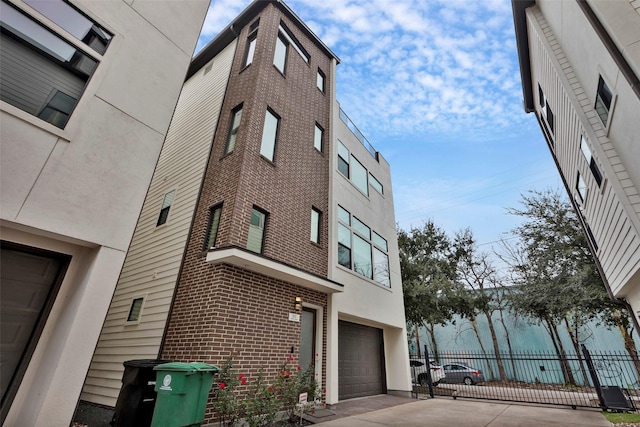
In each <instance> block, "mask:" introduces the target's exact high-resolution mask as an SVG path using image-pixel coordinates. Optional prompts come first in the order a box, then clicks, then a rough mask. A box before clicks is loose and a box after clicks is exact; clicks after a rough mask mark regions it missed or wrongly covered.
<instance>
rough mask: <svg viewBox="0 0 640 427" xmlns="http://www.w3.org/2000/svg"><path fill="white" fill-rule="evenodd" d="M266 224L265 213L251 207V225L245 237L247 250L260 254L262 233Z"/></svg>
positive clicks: (262, 242)
mask: <svg viewBox="0 0 640 427" xmlns="http://www.w3.org/2000/svg"><path fill="white" fill-rule="evenodd" d="M266 224H267V213H266V212H263V211H262V210H260V209H258V208H256V207H255V206H254V207H253V210H252V211H251V224H249V235H248V237H247V249H249V250H250V251H252V252H256V253H259V254H261V253H262V251H263V249H264V232H265V228H266Z"/></svg>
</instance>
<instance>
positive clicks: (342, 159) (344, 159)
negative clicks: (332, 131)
mask: <svg viewBox="0 0 640 427" xmlns="http://www.w3.org/2000/svg"><path fill="white" fill-rule="evenodd" d="M338 170H339V171H340V172H342V174H343V175H344V176H346V177H347V178H349V150H348V149H347V147H345V146H344V144H343V143H342V142H340V141H338Z"/></svg>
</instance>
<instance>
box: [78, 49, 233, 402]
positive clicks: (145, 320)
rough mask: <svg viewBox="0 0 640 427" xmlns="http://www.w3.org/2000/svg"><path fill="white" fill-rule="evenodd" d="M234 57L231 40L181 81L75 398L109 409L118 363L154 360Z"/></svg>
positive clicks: (114, 393) (117, 383) (120, 367)
mask: <svg viewBox="0 0 640 427" xmlns="http://www.w3.org/2000/svg"><path fill="white" fill-rule="evenodd" d="M234 53H235V43H232V44H230V45H229V46H227V48H225V50H224V51H222V52H221V53H220V54H219V55H218V56H217V57H216V58H215V59H214V60H213V61H214V63H213V69H212V71H211V72H209V73H207V75H206V76H204V75H203V73H202V71H200V72H199V73H197V74H195V75H194V76H193V77H192V78H191V79H189V80H188V81H187V82H185V85H184V87H183V90H182V93H181V95H180V99H179V100H178V104H177V107H176V111H175V114H174V117H173V119H172V122H171V125H170V127H169V131H168V133H167V137H166V140H165V143H164V146H163V149H162V152H161V154H160V159H159V160H158V164H157V166H156V170H155V172H154V176H153V179H152V181H151V185H150V187H149V192H148V193H147V198H146V200H145V203H144V205H143V208H142V212H141V214H140V218H139V220H138V224H137V225H136V229H135V233H134V235H133V239H132V241H131V246H130V248H129V252H128V253H127V258H126V259H125V263H124V267H123V269H122V272H121V274H120V278H119V280H118V284H117V286H116V291H115V293H114V296H113V300H112V301H111V306H110V308H109V312H108V313H107V316H106V319H105V323H104V326H103V329H102V332H101V335H100V339H99V341H98V345H97V347H96V350H95V353H94V357H93V360H92V362H91V367H90V369H89V373H88V375H87V379H86V381H85V385H84V388H83V392H82V396H81V399H82V400H86V401H90V402H95V403H99V404H102V405H109V406H114V405H115V401H116V398H117V396H118V392H119V390H120V387H121V382H120V378H121V377H122V372H123V365H122V363H123V362H124V361H126V360H132V359H153V358H156V357H157V355H158V350H159V346H160V343H161V340H162V335H163V332H164V328H165V325H166V321H167V316H168V313H169V308H170V304H171V299H172V296H173V292H174V289H175V285H176V281H177V279H178V273H179V270H180V265H181V262H182V256H183V252H184V248H185V245H186V241H187V237H188V235H189V229H190V227H191V221H192V218H193V212H194V210H195V206H196V202H197V199H198V193H199V191H200V186H201V182H202V177H203V174H204V171H205V167H206V164H207V160H208V157H209V152H210V148H211V142H212V140H213V134H214V132H215V129H216V125H217V121H218V117H219V115H220V108H221V105H222V101H223V98H224V93H225V89H226V86H227V81H228V78H229V72H230V69H231V63H232V61H233V55H234ZM195 123H197V124H198V126H195V125H194V124H195ZM174 189H175V190H176V194H175V198H174V201H173V205H172V206H171V209H170V211H169V218H168V221H167V222H166V223H165V224H164V225H162V226H160V227H156V224H157V220H158V214H159V213H160V207H161V204H162V200H163V198H164V195H165V194H166V192H168V191H171V190H174ZM144 295H146V298H145V302H144V306H143V310H142V313H141V318H140V322H139V323H138V324H134V325H131V324H126V317H127V315H128V313H129V308H130V304H131V301H132V299H133V298H136V297H140V296H144Z"/></svg>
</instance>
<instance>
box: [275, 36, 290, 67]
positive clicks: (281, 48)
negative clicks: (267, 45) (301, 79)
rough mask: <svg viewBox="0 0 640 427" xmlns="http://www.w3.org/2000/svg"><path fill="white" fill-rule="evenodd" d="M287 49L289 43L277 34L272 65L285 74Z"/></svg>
mask: <svg viewBox="0 0 640 427" xmlns="http://www.w3.org/2000/svg"><path fill="white" fill-rule="evenodd" d="M288 50H289V43H288V42H287V40H286V39H285V38H284V37H283V36H282V34H278V37H277V38H276V50H275V53H274V55H273V65H275V67H276V68H277V69H278V70H279V71H280V72H281V73H282V74H285V69H286V66H287V51H288Z"/></svg>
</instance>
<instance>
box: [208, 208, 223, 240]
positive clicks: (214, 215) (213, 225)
mask: <svg viewBox="0 0 640 427" xmlns="http://www.w3.org/2000/svg"><path fill="white" fill-rule="evenodd" d="M221 214H222V205H218V206H214V207H213V208H211V212H210V213H209V226H208V227H207V240H206V241H205V249H206V250H209V249H212V248H214V247H215V246H216V239H217V237H218V227H219V226H220V215H221Z"/></svg>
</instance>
